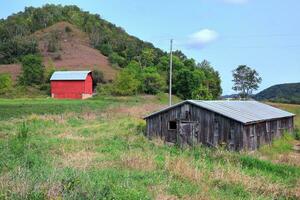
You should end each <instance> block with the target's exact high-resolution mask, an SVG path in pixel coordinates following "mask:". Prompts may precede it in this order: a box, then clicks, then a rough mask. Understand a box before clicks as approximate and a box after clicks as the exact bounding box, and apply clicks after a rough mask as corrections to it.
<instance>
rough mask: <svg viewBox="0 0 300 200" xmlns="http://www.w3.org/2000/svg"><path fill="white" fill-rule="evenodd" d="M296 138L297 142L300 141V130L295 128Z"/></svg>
mask: <svg viewBox="0 0 300 200" xmlns="http://www.w3.org/2000/svg"><path fill="white" fill-rule="evenodd" d="M294 137H295V140H300V130H299V129H298V128H295V130H294Z"/></svg>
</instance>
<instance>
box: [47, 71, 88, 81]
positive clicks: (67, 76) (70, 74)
mask: <svg viewBox="0 0 300 200" xmlns="http://www.w3.org/2000/svg"><path fill="white" fill-rule="evenodd" d="M90 72H91V71H56V72H54V73H53V74H52V76H51V78H50V80H51V81H56V80H57V81H58V80H85V79H86V77H87V75H88V74H89V73H90Z"/></svg>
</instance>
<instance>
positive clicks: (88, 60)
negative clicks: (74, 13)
mask: <svg viewBox="0 0 300 200" xmlns="http://www.w3.org/2000/svg"><path fill="white" fill-rule="evenodd" d="M66 29H68V30H69V31H66ZM53 32H56V33H57V35H58V42H59V51H58V52H54V53H51V52H48V48H47V46H48V41H49V37H50V35H51V33H53ZM33 35H34V36H36V37H37V39H38V41H39V50H40V52H41V54H42V55H43V57H44V64H45V66H49V65H51V64H52V63H53V65H54V66H55V68H56V70H95V69H96V70H100V71H102V72H103V74H104V79H105V80H106V81H110V80H113V79H114V78H115V76H116V73H117V71H118V70H117V69H115V68H113V67H112V66H111V65H110V63H109V61H108V58H107V57H106V56H104V55H102V54H101V52H100V51H99V50H97V49H94V48H92V47H91V45H90V43H89V37H88V35H87V34H86V33H84V32H82V31H81V30H79V29H78V28H77V27H76V26H74V25H72V24H70V23H68V22H59V23H56V24H54V25H52V26H50V27H48V28H45V29H42V30H40V31H37V32H35V33H34V34H33ZM0 73H9V74H11V75H12V78H13V80H16V78H17V76H18V75H19V74H20V73H21V67H20V64H11V65H0Z"/></svg>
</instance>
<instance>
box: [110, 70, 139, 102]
mask: <svg viewBox="0 0 300 200" xmlns="http://www.w3.org/2000/svg"><path fill="white" fill-rule="evenodd" d="M140 85H141V82H140V81H139V80H138V79H136V78H135V76H134V74H132V73H131V71H130V70H128V69H123V70H122V71H121V72H120V73H119V74H118V75H117V78H116V80H115V81H114V83H113V93H114V94H115V95H122V96H123V95H124V96H126V95H134V94H137V93H138V89H139V88H140Z"/></svg>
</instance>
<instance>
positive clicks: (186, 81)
mask: <svg viewBox="0 0 300 200" xmlns="http://www.w3.org/2000/svg"><path fill="white" fill-rule="evenodd" d="M203 80H204V73H203V72H202V71H200V70H194V71H191V70H189V69H186V68H184V69H181V70H179V71H178V72H177V73H176V74H175V77H174V81H173V82H174V84H173V91H174V93H175V94H177V95H178V96H179V97H181V98H183V99H191V98H192V97H193V95H192V94H193V92H194V90H196V89H197V88H198V87H199V86H200V85H202V81H203Z"/></svg>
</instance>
